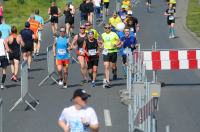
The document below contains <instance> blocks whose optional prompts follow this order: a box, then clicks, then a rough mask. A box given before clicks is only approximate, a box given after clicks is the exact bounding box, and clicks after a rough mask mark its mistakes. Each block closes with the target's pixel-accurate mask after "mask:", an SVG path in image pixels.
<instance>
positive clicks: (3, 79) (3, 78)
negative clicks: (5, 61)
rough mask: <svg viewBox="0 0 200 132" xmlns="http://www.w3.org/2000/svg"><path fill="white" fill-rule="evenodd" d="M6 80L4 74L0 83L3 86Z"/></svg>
mask: <svg viewBox="0 0 200 132" xmlns="http://www.w3.org/2000/svg"><path fill="white" fill-rule="evenodd" d="M5 80H6V74H3V76H2V79H1V83H2V84H4V83H5Z"/></svg>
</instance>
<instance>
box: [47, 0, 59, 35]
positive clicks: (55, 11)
mask: <svg viewBox="0 0 200 132" xmlns="http://www.w3.org/2000/svg"><path fill="white" fill-rule="evenodd" d="M48 14H49V15H50V17H51V19H50V21H51V28H52V32H53V33H54V34H57V28H58V16H59V14H60V9H59V8H58V7H57V6H56V3H55V2H52V3H51V7H50V8H49V9H48Z"/></svg>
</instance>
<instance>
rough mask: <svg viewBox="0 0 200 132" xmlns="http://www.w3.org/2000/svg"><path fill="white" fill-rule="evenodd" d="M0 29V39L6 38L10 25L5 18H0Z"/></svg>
mask: <svg viewBox="0 0 200 132" xmlns="http://www.w3.org/2000/svg"><path fill="white" fill-rule="evenodd" d="M0 31H1V34H2V37H1V38H2V39H6V38H7V37H8V36H9V35H10V32H11V26H10V25H9V24H6V22H5V18H3V19H2V24H0Z"/></svg>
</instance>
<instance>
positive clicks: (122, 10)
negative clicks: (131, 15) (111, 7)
mask: <svg viewBox="0 0 200 132" xmlns="http://www.w3.org/2000/svg"><path fill="white" fill-rule="evenodd" d="M118 14H119V16H120V18H121V20H122V21H124V19H126V16H127V11H126V9H125V6H123V5H122V7H121V9H120V10H119V11H118Z"/></svg>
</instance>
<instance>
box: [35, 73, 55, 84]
mask: <svg viewBox="0 0 200 132" xmlns="http://www.w3.org/2000/svg"><path fill="white" fill-rule="evenodd" d="M54 73H55V72H54ZM54 73H52V74H51V75H47V76H46V77H45V78H44V79H43V80H42V81H41V82H40V83H39V85H38V86H41V85H42V84H43V83H45V82H46V81H47V79H49V78H51V79H52V80H53V81H54V82H55V83H56V84H58V81H57V80H56V79H55V78H54V77H53V76H52V75H53V74H54Z"/></svg>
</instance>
